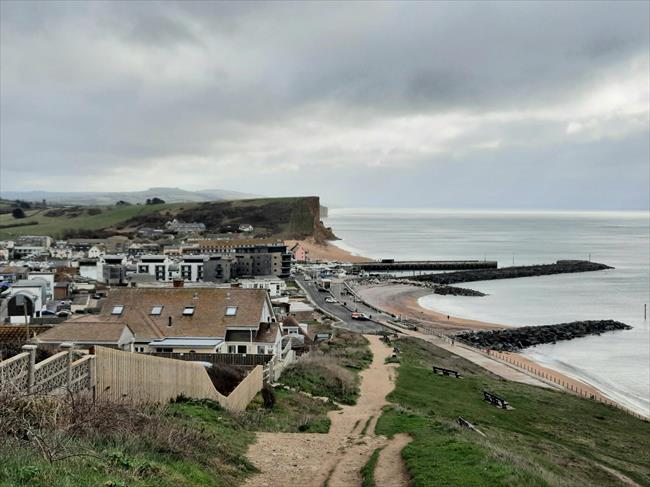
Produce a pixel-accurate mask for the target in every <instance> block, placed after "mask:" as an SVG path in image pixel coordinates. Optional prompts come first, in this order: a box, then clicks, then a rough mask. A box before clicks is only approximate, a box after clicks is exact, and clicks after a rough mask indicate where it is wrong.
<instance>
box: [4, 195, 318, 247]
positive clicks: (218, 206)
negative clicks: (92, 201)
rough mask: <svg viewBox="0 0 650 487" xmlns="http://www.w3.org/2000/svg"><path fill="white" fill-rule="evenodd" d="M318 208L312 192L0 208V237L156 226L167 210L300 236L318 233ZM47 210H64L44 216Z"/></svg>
mask: <svg viewBox="0 0 650 487" xmlns="http://www.w3.org/2000/svg"><path fill="white" fill-rule="evenodd" d="M0 204H1V205H2V207H3V208H5V209H6V208H12V207H13V202H9V201H4V200H0ZM319 208H320V207H319V202H318V198H317V197H296V198H256V199H249V200H234V201H214V202H206V203H170V204H160V205H125V206H67V207H52V208H44V209H43V208H39V209H29V210H24V211H25V215H26V218H14V217H13V216H12V214H11V213H1V214H0V239H11V238H15V237H17V236H21V235H49V236H51V237H55V238H60V237H62V236H63V234H64V233H65V232H66V231H69V230H104V229H109V230H119V231H124V230H125V228H123V227H125V226H126V227H129V228H128V229H126V230H133V229H134V228H139V227H143V226H149V227H160V226H161V225H162V223H164V222H165V221H166V220H167V219H168V215H167V213H168V212H169V213H171V216H174V217H176V216H177V217H178V219H179V220H181V221H185V222H201V223H204V224H205V225H206V226H207V228H208V230H209V231H212V232H215V233H217V232H219V231H220V229H222V228H224V226H228V225H231V226H234V227H235V228H237V227H238V226H239V225H240V224H251V225H253V227H254V229H255V230H254V231H255V235H257V236H266V237H268V236H276V237H282V238H302V237H306V236H311V235H316V233H318V234H319V235H320V234H321V233H323V229H322V228H321V227H322V225H320V224H319V223H318V218H317V216H318V211H319ZM53 211H54V212H61V213H63V212H65V214H63V215H60V216H47V214H48V213H49V212H53ZM89 211H90V212H98V211H99V212H100V213H99V214H96V215H93V214H89V213H88V212H89ZM147 217H148V218H147ZM317 227H318V228H317ZM228 231H230V230H228ZM251 236H253V235H251Z"/></svg>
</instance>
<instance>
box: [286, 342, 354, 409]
mask: <svg viewBox="0 0 650 487" xmlns="http://www.w3.org/2000/svg"><path fill="white" fill-rule="evenodd" d="M282 382H283V383H284V384H286V385H288V386H293V387H297V388H299V389H301V390H303V391H306V392H309V393H310V394H312V395H314V396H323V397H328V398H330V399H332V400H334V401H338V402H341V403H343V404H354V402H355V401H356V396H357V393H358V388H357V380H356V378H355V376H354V374H353V373H352V372H350V371H349V370H346V369H345V368H343V367H341V366H340V365H338V364H337V363H336V360H335V359H334V358H333V357H328V356H327V355H324V354H322V353H311V354H309V355H304V356H302V357H301V358H300V359H299V360H298V361H297V362H295V363H294V364H293V365H291V366H290V367H289V368H287V370H286V371H285V372H284V374H283V376H282Z"/></svg>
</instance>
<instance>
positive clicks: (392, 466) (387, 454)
mask: <svg viewBox="0 0 650 487" xmlns="http://www.w3.org/2000/svg"><path fill="white" fill-rule="evenodd" d="M410 442H411V437H410V436H409V435H407V434H406V433H398V434H396V435H395V437H394V438H393V439H392V441H390V442H389V443H388V444H387V445H386V446H385V447H384V449H383V450H382V451H381V453H379V461H378V462H377V466H376V467H375V483H376V484H377V485H378V486H380V487H403V486H406V485H408V482H409V474H408V472H407V471H406V467H405V465H404V461H403V460H402V450H403V449H404V447H405V446H406V445H408V444H409V443H410Z"/></svg>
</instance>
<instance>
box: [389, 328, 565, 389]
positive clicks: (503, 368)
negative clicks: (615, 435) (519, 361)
mask: <svg viewBox="0 0 650 487" xmlns="http://www.w3.org/2000/svg"><path fill="white" fill-rule="evenodd" d="M382 324H383V325H384V326H386V327H389V328H391V329H393V330H395V331H396V332H399V333H402V334H404V335H407V336H412V337H415V338H419V339H421V340H424V341H426V342H429V343H431V344H433V345H435V346H436V347H440V348H442V349H444V350H447V351H448V352H450V353H453V354H455V355H458V356H460V357H463V358H464V359H466V360H469V361H470V362H473V363H475V364H476V365H479V366H481V367H483V368H484V369H486V370H488V371H490V372H492V373H493V374H495V375H498V376H499V377H503V378H504V379H507V380H511V381H514V382H521V383H522V384H530V385H533V386H538V387H544V388H547V389H562V388H561V387H560V386H558V385H555V384H549V383H547V382H544V381H542V380H539V379H536V378H535V377H532V376H530V375H529V374H527V373H525V372H522V371H520V370H518V369H517V368H515V367H513V366H511V365H509V364H506V363H503V362H501V361H499V360H497V359H495V358H492V357H490V356H488V355H485V354H483V353H481V352H478V351H476V350H473V349H471V348H468V347H466V346H464V345H461V344H458V343H457V342H456V343H454V342H452V340H451V339H450V338H447V337H443V336H439V335H432V334H428V333H422V332H420V331H415V330H408V329H404V328H401V327H399V326H395V325H393V324H392V323H389V322H387V321H386V322H383V323H382Z"/></svg>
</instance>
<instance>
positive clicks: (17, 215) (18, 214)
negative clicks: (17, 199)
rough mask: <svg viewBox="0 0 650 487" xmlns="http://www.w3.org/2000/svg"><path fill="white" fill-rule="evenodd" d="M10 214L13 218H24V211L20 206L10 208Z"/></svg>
mask: <svg viewBox="0 0 650 487" xmlns="http://www.w3.org/2000/svg"><path fill="white" fill-rule="evenodd" d="M11 216H13V217H14V218H25V212H24V211H23V209H22V208H14V209H13V210H11Z"/></svg>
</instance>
